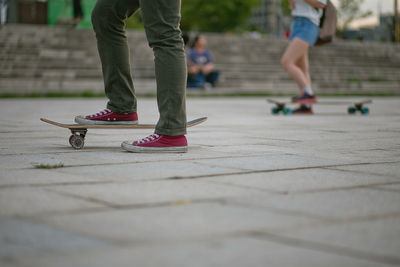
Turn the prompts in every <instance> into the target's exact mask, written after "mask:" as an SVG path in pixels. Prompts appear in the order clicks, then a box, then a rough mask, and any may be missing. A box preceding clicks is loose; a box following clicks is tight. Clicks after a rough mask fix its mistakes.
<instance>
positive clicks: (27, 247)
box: [0, 217, 109, 258]
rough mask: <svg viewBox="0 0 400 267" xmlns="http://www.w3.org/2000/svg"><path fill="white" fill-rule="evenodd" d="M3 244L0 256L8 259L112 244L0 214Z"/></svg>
mask: <svg viewBox="0 0 400 267" xmlns="http://www.w3.org/2000/svg"><path fill="white" fill-rule="evenodd" d="M0 245H1V250H0V257H9V258H17V257H18V256H29V255H35V254H37V253H42V254H47V253H48V254H52V253H54V252H57V251H63V252H65V251H68V252H71V251H73V252H79V251H80V250H82V249H100V248H104V247H109V246H108V244H107V243H106V242H104V241H100V240H96V239H93V238H90V237H83V236H81V235H76V234H73V233H69V232H66V231H62V230H58V229H54V228H50V227H46V226H43V225H39V224H35V223H31V222H25V221H22V220H18V219H7V218H2V217H0Z"/></svg>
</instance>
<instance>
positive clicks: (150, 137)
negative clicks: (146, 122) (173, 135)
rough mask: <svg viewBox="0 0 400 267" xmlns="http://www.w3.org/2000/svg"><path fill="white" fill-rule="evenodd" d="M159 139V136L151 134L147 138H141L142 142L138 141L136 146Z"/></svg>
mask: <svg viewBox="0 0 400 267" xmlns="http://www.w3.org/2000/svg"><path fill="white" fill-rule="evenodd" d="M159 137H160V135H158V134H152V135H149V136H147V137H145V138H143V139H142V140H140V141H139V142H138V144H144V143H147V142H151V141H154V140H156V139H157V138H159Z"/></svg>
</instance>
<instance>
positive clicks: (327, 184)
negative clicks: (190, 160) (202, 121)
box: [205, 168, 400, 194]
mask: <svg viewBox="0 0 400 267" xmlns="http://www.w3.org/2000/svg"><path fill="white" fill-rule="evenodd" d="M205 180H207V181H211V182H214V183H217V184H224V185H231V186H237V187H243V188H253V189H258V190H265V191H270V192H276V193H279V194H294V193H307V192H309V193H311V192H318V191H330V190H338V189H346V188H347V189H351V188H356V187H368V186H374V185H376V186H377V187H379V188H386V187H385V184H386V183H390V185H388V187H390V188H391V186H396V185H397V186H400V182H399V181H398V179H396V178H395V177H390V176H389V177H382V176H376V175H371V174H366V173H354V172H348V171H342V170H338V169H333V168H332V169H331V168H312V169H298V170H282V171H279V170H278V171H271V172H268V173H253V174H243V175H240V174H239V175H230V176H229V175H226V176H223V177H219V176H218V177H211V178H205ZM392 183H393V184H392ZM381 185H382V186H381Z"/></svg>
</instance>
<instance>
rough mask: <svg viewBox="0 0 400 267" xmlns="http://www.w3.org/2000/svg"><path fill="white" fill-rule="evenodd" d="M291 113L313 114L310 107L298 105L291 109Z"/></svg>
mask: <svg viewBox="0 0 400 267" xmlns="http://www.w3.org/2000/svg"><path fill="white" fill-rule="evenodd" d="M292 114H310V115H311V114H314V112H313V110H312V108H311V107H307V106H306V105H300V106H299V107H298V108H296V109H293V110H292Z"/></svg>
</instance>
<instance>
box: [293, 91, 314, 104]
mask: <svg viewBox="0 0 400 267" xmlns="http://www.w3.org/2000/svg"><path fill="white" fill-rule="evenodd" d="M292 102H293V103H303V104H307V103H315V102H317V98H316V97H315V95H309V94H307V93H304V94H302V95H301V96H295V97H293V98H292Z"/></svg>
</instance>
